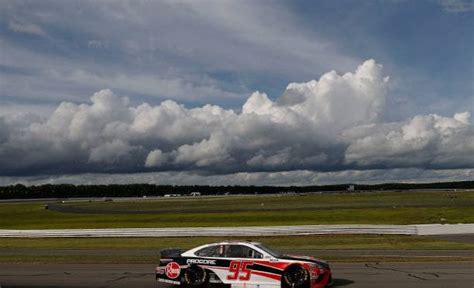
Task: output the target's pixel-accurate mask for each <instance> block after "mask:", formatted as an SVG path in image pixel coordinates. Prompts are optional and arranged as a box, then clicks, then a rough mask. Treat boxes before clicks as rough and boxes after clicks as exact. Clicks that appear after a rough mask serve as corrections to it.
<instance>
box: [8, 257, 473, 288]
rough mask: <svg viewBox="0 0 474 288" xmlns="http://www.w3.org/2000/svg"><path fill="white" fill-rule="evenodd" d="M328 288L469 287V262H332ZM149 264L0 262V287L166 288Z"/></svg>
mask: <svg viewBox="0 0 474 288" xmlns="http://www.w3.org/2000/svg"><path fill="white" fill-rule="evenodd" d="M331 267H332V270H333V276H334V279H335V285H334V286H333V287H354V288H355V287H361V288H375V287H377V288H380V287H384V288H385V287H386V288H392V287H393V288H395V287H396V288H400V287H404V288H409V287H417V288H437V287H440V288H441V287H443V288H445V287H453V288H461V287H462V288H473V287H474V262H439V263H432V262H430V263H333V264H332V265H331ZM153 268H154V267H153V265H144V264H139V265H137V264H133V265H126V264H120V265H118V264H117V265H114V264H103V265H102V264H68V265H65V264H62V265H43V264H42V265H34V264H0V286H1V287H2V288H8V287H25V288H26V287H28V288H53V287H54V288H59V287H63V288H78V287H97V288H98V287H117V288H122V287H134V288H145V287H147V288H148V287H159V288H165V287H169V286H167V285H161V284H160V285H158V284H157V283H156V282H155V281H154V274H153Z"/></svg>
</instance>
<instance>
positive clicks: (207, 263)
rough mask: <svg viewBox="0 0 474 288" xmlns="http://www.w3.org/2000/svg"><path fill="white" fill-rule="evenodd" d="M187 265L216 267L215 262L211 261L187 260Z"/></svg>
mask: <svg viewBox="0 0 474 288" xmlns="http://www.w3.org/2000/svg"><path fill="white" fill-rule="evenodd" d="M186 263H188V264H201V265H216V260H212V259H188V260H187V261H186Z"/></svg>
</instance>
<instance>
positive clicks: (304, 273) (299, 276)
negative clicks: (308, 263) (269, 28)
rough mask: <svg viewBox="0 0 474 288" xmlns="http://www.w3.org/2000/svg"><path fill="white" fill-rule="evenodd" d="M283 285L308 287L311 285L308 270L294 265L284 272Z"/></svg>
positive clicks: (286, 287)
mask: <svg viewBox="0 0 474 288" xmlns="http://www.w3.org/2000/svg"><path fill="white" fill-rule="evenodd" d="M282 287H284V288H306V287H309V273H308V270H306V269H305V268H303V267H301V266H299V265H292V266H290V267H288V268H287V269H286V270H285V272H283V277H282Z"/></svg>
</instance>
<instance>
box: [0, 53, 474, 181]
mask: <svg viewBox="0 0 474 288" xmlns="http://www.w3.org/2000/svg"><path fill="white" fill-rule="evenodd" d="M388 82H389V78H388V77H386V76H385V75H384V74H383V71H382V66H381V65H380V64H377V63H376V62H375V61H374V60H368V61H365V62H364V63H363V64H361V65H360V66H359V67H358V68H357V69H356V70H355V71H354V72H352V73H345V74H342V75H340V74H338V73H337V72H335V71H331V72H328V73H326V74H324V75H322V76H321V77H320V79H319V80H312V81H309V82H307V83H291V84H289V85H288V87H287V88H286V90H285V91H284V93H283V95H282V96H281V97H280V98H278V99H276V100H272V99H270V98H269V97H268V96H267V95H266V94H265V93H262V92H255V93H253V94H252V95H251V96H250V97H249V98H248V100H247V101H246V102H245V104H244V105H243V106H242V109H241V111H233V110H230V109H224V108H222V107H219V106H214V105H205V106H202V107H197V108H192V109H189V108H186V107H185V106H183V105H181V104H179V103H176V102H175V101H171V100H167V101H164V102H162V103H161V104H160V105H157V106H151V105H149V104H147V103H144V104H141V105H139V106H133V105H131V104H130V103H129V101H128V99H127V98H126V97H119V96H117V95H115V94H114V93H113V92H112V91H111V90H108V89H105V90H101V91H99V92H97V93H95V94H94V95H93V96H92V97H91V102H90V103H84V104H74V103H69V102H64V103H62V104H60V105H59V106H58V107H57V108H56V109H55V111H54V112H53V113H52V114H51V115H50V116H48V117H47V119H36V118H28V119H27V118H24V117H23V118H22V117H19V119H14V117H13V116H11V115H5V116H4V117H3V118H2V117H0V162H1V164H2V165H0V174H2V175H25V174H62V173H78V172H112V173H121V172H145V171H198V172H200V173H205V174H207V175H213V174H225V173H239V172H241V173H253V172H275V171H300V170H304V171H340V170H345V169H352V170H359V169H361V170H364V169H379V168H384V169H385V168H390V169H396V168H407V167H410V168H417V169H443V168H449V169H452V168H472V167H473V166H474V156H473V155H474V128H473V125H472V124H471V122H470V115H469V113H467V112H464V113H458V114H456V115H454V116H453V117H443V116H439V115H418V116H415V117H413V118H412V119H407V120H405V121H401V122H392V123H385V122H383V119H384V118H383V115H384V111H385V102H386V95H387V87H388Z"/></svg>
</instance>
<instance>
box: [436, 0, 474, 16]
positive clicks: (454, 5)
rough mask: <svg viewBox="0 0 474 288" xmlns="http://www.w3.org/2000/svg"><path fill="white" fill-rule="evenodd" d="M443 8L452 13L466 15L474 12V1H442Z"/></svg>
mask: <svg viewBox="0 0 474 288" xmlns="http://www.w3.org/2000/svg"><path fill="white" fill-rule="evenodd" d="M440 3H441V6H443V8H444V10H445V11H447V12H450V13H466V12H472V11H474V3H473V2H472V0H467V1H466V0H441V1H440Z"/></svg>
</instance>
